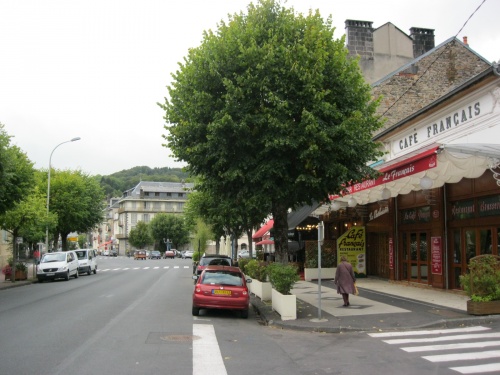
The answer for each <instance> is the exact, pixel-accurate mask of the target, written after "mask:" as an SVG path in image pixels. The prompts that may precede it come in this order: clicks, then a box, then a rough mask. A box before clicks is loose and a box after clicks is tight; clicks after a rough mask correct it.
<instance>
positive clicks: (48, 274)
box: [45, 273, 55, 276]
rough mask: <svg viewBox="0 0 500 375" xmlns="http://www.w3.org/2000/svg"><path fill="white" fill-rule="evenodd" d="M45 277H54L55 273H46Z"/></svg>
mask: <svg viewBox="0 0 500 375" xmlns="http://www.w3.org/2000/svg"><path fill="white" fill-rule="evenodd" d="M45 275H46V276H54V275H55V273H46V274H45Z"/></svg>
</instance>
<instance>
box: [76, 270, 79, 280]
mask: <svg viewBox="0 0 500 375" xmlns="http://www.w3.org/2000/svg"><path fill="white" fill-rule="evenodd" d="M79 276H80V275H79V274H78V270H76V272H75V279H78V277H79Z"/></svg>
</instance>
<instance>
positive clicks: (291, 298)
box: [268, 263, 299, 320]
mask: <svg viewBox="0 0 500 375" xmlns="http://www.w3.org/2000/svg"><path fill="white" fill-rule="evenodd" d="M268 275H269V280H270V281H271V285H272V291H271V296H272V307H273V310H275V311H277V312H278V313H279V314H280V315H281V319H282V320H294V319H297V297H296V296H295V295H293V294H291V290H292V288H293V285H294V284H295V283H296V282H297V281H299V275H298V273H297V268H296V267H294V266H291V265H284V264H281V263H272V264H270V265H269V266H268Z"/></svg>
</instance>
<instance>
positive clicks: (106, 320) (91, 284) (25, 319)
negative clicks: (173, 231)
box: [0, 257, 500, 375]
mask: <svg viewBox="0 0 500 375" xmlns="http://www.w3.org/2000/svg"><path fill="white" fill-rule="evenodd" d="M98 262H99V266H98V267H99V268H98V272H97V274H96V275H90V276H88V275H81V276H80V277H79V278H78V279H71V280H69V281H63V280H61V281H55V282H45V283H42V284H38V283H35V284H32V285H28V286H23V287H18V288H12V289H6V290H2V291H0V374H2V375H3V374H5V375H7V374H13V375H22V374H37V375H45V374H46V375H49V374H50V375H56V374H68V373H71V374H73V375H80V374H109V375H113V374H120V375H127V374H193V375H200V374H216V375H224V374H230V375H246V374H248V375H250V374H252V375H255V374H276V375H281V374H282V375H299V374H300V375H312V374H363V373H364V374H370V375H375V374H391V373H404V374H406V375H411V374H419V375H420V374H457V373H473V372H461V371H460V370H457V368H466V367H468V369H467V370H464V371H472V370H473V369H474V368H478V369H481V370H483V371H488V370H492V372H486V373H492V374H493V373H498V371H497V370H495V367H494V366H495V363H498V362H500V360H499V358H498V356H499V355H500V354H499V353H498V352H499V351H500V339H499V337H498V336H499V333H500V329H499V327H497V326H489V327H487V328H488V329H482V328H476V330H474V331H471V332H460V331H455V332H427V333H425V334H424V335H420V336H416V335H415V334H412V333H411V332H410V333H408V332H402V333H400V334H399V336H396V337H382V336H377V335H374V334H368V333H364V332H359V333H343V334H321V333H312V332H295V331H286V330H279V329H275V328H271V327H267V326H263V325H262V324H261V322H260V320H259V317H258V316H257V315H256V313H255V312H254V311H252V310H250V316H249V318H248V319H241V318H240V317H239V315H238V314H236V313H232V312H225V311H204V310H202V313H201V315H200V316H199V317H193V316H192V315H191V293H192V289H193V280H192V278H191V276H192V267H191V260H189V259H186V260H183V259H161V260H146V261H138V260H136V261H134V260H133V259H132V258H126V257H118V258H107V257H99V259H98ZM467 335H473V337H470V336H467ZM440 337H441V338H442V337H444V338H445V339H439V338H440ZM446 337H448V339H446ZM436 338H438V339H439V340H442V341H439V342H433V340H435V339H436ZM415 339H419V340H423V339H426V340H430V341H417V342H415V341H411V340H415ZM394 340H399V341H394ZM401 340H406V341H401ZM408 340H410V341H408ZM477 342H479V344H472V343H477ZM485 343H486V344H485ZM459 344H463V345H459ZM432 345H451V346H452V347H448V348H443V347H441V348H439V349H436V348H434V349H433V348H430V346H432ZM464 345H465V346H464ZM467 345H468V346H467ZM412 347H419V349H410V350H408V349H407V348H412ZM464 352H466V353H476V354H467V356H465V355H464V354H463V353H464ZM477 353H480V354H477ZM451 354H458V355H455V357H453V356H448V357H438V355H451ZM466 357H467V358H466ZM468 357H470V358H468ZM471 368H472V370H471ZM482 373H484V372H482Z"/></svg>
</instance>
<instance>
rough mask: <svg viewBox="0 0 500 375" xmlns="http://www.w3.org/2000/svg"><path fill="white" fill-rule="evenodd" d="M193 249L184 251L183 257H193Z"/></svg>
mask: <svg viewBox="0 0 500 375" xmlns="http://www.w3.org/2000/svg"><path fill="white" fill-rule="evenodd" d="M193 253H194V251H193V250H186V251H183V252H182V259H186V258H193Z"/></svg>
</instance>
